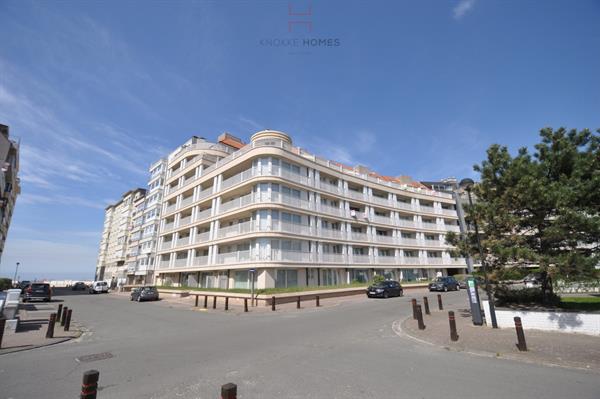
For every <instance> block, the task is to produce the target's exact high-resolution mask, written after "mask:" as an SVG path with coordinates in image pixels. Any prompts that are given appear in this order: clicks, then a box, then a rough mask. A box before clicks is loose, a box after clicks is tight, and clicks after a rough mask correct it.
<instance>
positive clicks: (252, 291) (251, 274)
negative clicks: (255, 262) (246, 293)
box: [249, 269, 256, 307]
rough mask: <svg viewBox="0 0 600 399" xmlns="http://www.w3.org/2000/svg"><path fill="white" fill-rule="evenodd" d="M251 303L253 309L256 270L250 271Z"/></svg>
mask: <svg viewBox="0 0 600 399" xmlns="http://www.w3.org/2000/svg"><path fill="white" fill-rule="evenodd" d="M249 271H250V278H251V280H250V301H251V304H252V307H254V273H256V269H250V270H249Z"/></svg>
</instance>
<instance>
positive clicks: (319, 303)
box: [315, 295, 321, 307]
mask: <svg viewBox="0 0 600 399" xmlns="http://www.w3.org/2000/svg"><path fill="white" fill-rule="evenodd" d="M315 299H316V300H317V307H319V306H321V302H320V301H319V296H318V295H317V297H316V298H315Z"/></svg>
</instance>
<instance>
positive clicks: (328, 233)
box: [318, 228, 346, 240]
mask: <svg viewBox="0 0 600 399" xmlns="http://www.w3.org/2000/svg"><path fill="white" fill-rule="evenodd" d="M318 231H319V236H320V237H323V238H335V239H338V240H343V239H345V238H346V234H345V232H344V231H342V230H339V229H325V228H322V229H321V230H318Z"/></svg>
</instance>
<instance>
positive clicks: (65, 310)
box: [60, 306, 69, 327]
mask: <svg viewBox="0 0 600 399" xmlns="http://www.w3.org/2000/svg"><path fill="white" fill-rule="evenodd" d="M68 310H69V308H68V307H67V306H65V307H64V308H63V310H62V316H61V318H60V325H61V327H62V326H64V325H65V319H66V318H67V311H68Z"/></svg>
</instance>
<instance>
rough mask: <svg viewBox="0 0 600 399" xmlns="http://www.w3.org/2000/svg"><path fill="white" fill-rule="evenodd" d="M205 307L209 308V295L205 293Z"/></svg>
mask: <svg viewBox="0 0 600 399" xmlns="http://www.w3.org/2000/svg"><path fill="white" fill-rule="evenodd" d="M204 309H208V295H204Z"/></svg>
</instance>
